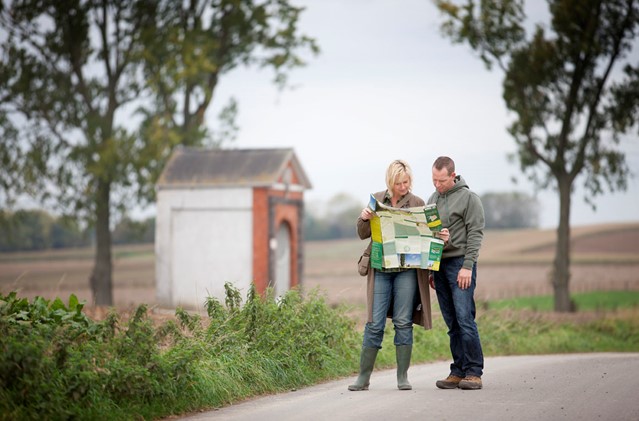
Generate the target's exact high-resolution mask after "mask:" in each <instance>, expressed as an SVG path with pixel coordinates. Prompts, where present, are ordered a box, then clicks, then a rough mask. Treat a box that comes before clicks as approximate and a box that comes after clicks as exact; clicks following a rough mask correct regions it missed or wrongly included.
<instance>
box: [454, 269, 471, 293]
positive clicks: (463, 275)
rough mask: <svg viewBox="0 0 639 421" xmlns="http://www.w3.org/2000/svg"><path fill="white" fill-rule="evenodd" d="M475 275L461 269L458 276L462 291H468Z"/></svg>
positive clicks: (468, 270)
mask: <svg viewBox="0 0 639 421" xmlns="http://www.w3.org/2000/svg"><path fill="white" fill-rule="evenodd" d="M472 275H473V271H472V270H470V269H466V268H461V269H460V270H459V273H458V274H457V285H459V288H460V289H467V288H468V287H470V281H471V277H472Z"/></svg>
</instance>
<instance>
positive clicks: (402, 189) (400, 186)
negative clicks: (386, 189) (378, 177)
mask: <svg viewBox="0 0 639 421" xmlns="http://www.w3.org/2000/svg"><path fill="white" fill-rule="evenodd" d="M392 190H393V196H394V197H401V196H403V195H405V194H406V193H408V191H409V190H410V179H409V178H408V175H406V174H402V175H400V176H398V177H397V179H395V183H394V184H393V189H392Z"/></svg>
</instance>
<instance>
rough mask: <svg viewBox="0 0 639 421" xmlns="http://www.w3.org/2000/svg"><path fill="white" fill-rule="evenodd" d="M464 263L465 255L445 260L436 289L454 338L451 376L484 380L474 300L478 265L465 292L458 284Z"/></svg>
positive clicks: (443, 314)
mask: <svg viewBox="0 0 639 421" xmlns="http://www.w3.org/2000/svg"><path fill="white" fill-rule="evenodd" d="M463 263H464V257H463V256H460V257H449V258H446V259H442V261H441V264H440V266H439V272H433V273H434V277H435V290H436V291H437V300H438V301H439V308H440V309H441V312H442V316H443V317H444V321H445V322H446V326H448V336H449V337H450V352H451V354H452V355H453V363H452V364H451V365H450V373H451V374H453V375H455V376H458V377H465V376H478V377H481V375H482V373H483V369H484V355H483V352H482V350H481V342H480V340H479V332H478V331H477V324H476V323H475V299H474V293H475V285H476V281H477V265H476V264H475V265H473V272H472V278H471V283H470V287H468V288H467V289H461V288H459V286H458V284H457V274H458V273H459V270H460V269H461V268H462V264H463Z"/></svg>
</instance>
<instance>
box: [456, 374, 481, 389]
mask: <svg viewBox="0 0 639 421" xmlns="http://www.w3.org/2000/svg"><path fill="white" fill-rule="evenodd" d="M481 387H482V385H481V377H477V376H466V377H464V379H463V380H462V381H460V382H459V388H460V389H464V390H477V389H481Z"/></svg>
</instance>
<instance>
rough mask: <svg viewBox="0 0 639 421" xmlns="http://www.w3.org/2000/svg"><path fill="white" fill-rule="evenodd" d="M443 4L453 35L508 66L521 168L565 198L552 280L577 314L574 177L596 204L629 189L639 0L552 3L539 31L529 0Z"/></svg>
mask: <svg viewBox="0 0 639 421" xmlns="http://www.w3.org/2000/svg"><path fill="white" fill-rule="evenodd" d="M436 4H437V6H438V8H439V10H440V11H441V12H443V14H444V16H445V20H444V23H443V25H442V29H443V32H444V34H445V35H446V36H448V37H450V38H451V40H452V41H453V42H455V43H468V45H469V46H470V47H471V48H472V49H473V50H474V51H475V52H476V53H478V55H479V57H480V58H481V60H483V62H484V63H485V65H486V67H487V68H488V69H489V70H490V69H491V68H492V66H493V65H497V66H498V68H499V69H500V70H502V71H503V73H504V80H503V98H504V101H505V103H506V107H507V108H508V110H510V111H512V112H513V113H514V116H515V118H514V121H513V123H512V125H511V126H510V128H509V132H510V134H511V135H512V136H513V138H514V140H515V143H516V145H517V154H516V156H517V157H518V159H519V164H520V166H521V169H522V171H523V172H524V173H525V174H527V175H528V176H529V177H530V179H531V180H532V181H533V182H534V183H535V185H536V186H537V187H539V188H546V187H549V186H552V187H554V188H555V189H556V190H557V192H558V194H559V225H558V227H557V248H556V254H555V259H554V264H553V274H552V279H553V281H552V282H553V287H554V297H555V310H556V311H569V310H570V309H571V307H572V306H571V300H570V290H569V279H570V205H571V197H572V191H573V188H574V184H575V180H576V179H577V178H578V177H580V176H581V179H582V180H583V182H584V186H585V187H586V191H587V193H588V194H590V197H589V198H587V201H589V202H590V203H591V204H593V206H594V202H593V200H592V199H593V198H594V197H595V196H596V195H598V194H600V193H603V191H604V188H606V187H607V188H608V189H610V190H611V191H614V190H616V189H619V190H624V189H625V188H626V179H627V177H628V176H629V168H628V166H627V164H626V160H625V155H624V154H623V152H622V151H621V150H620V149H619V143H620V141H621V140H622V138H623V137H624V136H625V135H628V134H630V133H632V132H633V131H635V130H636V129H637V127H638V125H637V122H638V120H639V119H638V117H639V63H636V62H634V63H633V62H632V59H633V56H632V54H631V53H632V52H633V48H635V47H636V41H635V39H636V34H637V30H638V29H639V0H548V5H549V11H550V16H551V22H550V26H549V27H545V26H544V25H542V24H537V25H536V26H535V30H534V33H533V34H532V36H530V37H527V36H526V31H525V29H524V21H525V14H524V7H523V6H524V2H523V0H481V1H480V2H479V4H477V2H475V1H473V0H468V1H467V2H466V3H465V4H464V5H463V6H458V5H456V4H455V2H452V1H445V0H436ZM634 60H635V61H636V55H635V56H634ZM622 66H623V67H622ZM635 134H636V132H635Z"/></svg>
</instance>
